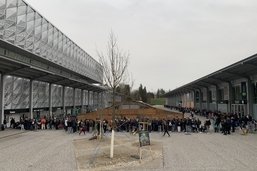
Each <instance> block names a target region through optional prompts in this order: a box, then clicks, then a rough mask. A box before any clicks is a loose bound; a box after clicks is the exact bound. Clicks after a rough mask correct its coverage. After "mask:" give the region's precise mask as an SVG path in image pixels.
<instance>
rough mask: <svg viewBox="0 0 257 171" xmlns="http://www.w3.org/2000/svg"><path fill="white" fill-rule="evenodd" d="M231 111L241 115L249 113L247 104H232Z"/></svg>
mask: <svg viewBox="0 0 257 171" xmlns="http://www.w3.org/2000/svg"><path fill="white" fill-rule="evenodd" d="M231 112H232V113H234V114H238V115H239V116H240V117H241V116H243V115H246V114H247V106H246V104H232V106H231Z"/></svg>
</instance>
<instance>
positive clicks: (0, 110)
mask: <svg viewBox="0 0 257 171" xmlns="http://www.w3.org/2000/svg"><path fill="white" fill-rule="evenodd" d="M4 80H5V75H1V83H0V96H1V98H0V122H1V123H0V125H2V124H3V121H4V89H5V84H4Z"/></svg>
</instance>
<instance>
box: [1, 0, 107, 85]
mask: <svg viewBox="0 0 257 171" xmlns="http://www.w3.org/2000/svg"><path fill="white" fill-rule="evenodd" d="M0 39H4V40H6V41H8V42H9V43H11V44H14V45H17V46H19V47H21V48H24V49H25V50H28V51H30V52H32V53H34V54H36V55H38V57H43V58H45V59H47V60H49V61H52V62H55V63H56V64H58V65H61V66H64V67H67V68H68V69H70V70H73V71H75V72H77V73H80V74H83V75H85V76H87V77H90V78H91V79H93V80H96V81H100V82H102V80H101V79H99V78H98V77H96V75H98V74H97V71H98V69H97V68H95V67H98V66H99V65H98V63H97V62H96V61H95V60H94V59H93V58H92V57H91V56H89V55H88V54H87V53H86V52H85V51H84V50H82V49H81V48H80V47H79V46H77V45H76V44H75V43H74V42H72V41H71V40H70V39H69V38H67V37H66V36H65V35H64V34H63V33H62V32H60V31H59V30H58V29H57V28H55V27H54V26H53V25H52V24H50V23H49V22H48V21H47V20H46V19H45V18H43V17H42V16H41V15H40V14H39V13H37V12H36V11H35V10H34V9H32V8H31V7H30V6H29V5H27V4H26V3H25V2H24V1H23V0H0ZM85 65H87V67H85ZM101 77H102V76H101Z"/></svg>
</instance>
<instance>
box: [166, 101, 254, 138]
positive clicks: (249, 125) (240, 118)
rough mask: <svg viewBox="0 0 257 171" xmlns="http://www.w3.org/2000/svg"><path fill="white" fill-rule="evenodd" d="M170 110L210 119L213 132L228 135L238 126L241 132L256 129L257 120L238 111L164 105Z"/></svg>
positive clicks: (244, 132)
mask: <svg viewBox="0 0 257 171" xmlns="http://www.w3.org/2000/svg"><path fill="white" fill-rule="evenodd" d="M165 107H167V108H170V109H172V110H177V111H180V112H183V113H190V114H191V117H194V115H199V116H204V117H206V118H207V120H211V123H212V126H213V130H214V132H221V133H223V134H224V135H228V134H230V133H231V132H235V130H236V129H237V128H238V129H239V130H241V131H242V133H243V134H247V133H254V132H256V131H257V121H256V120H255V119H253V118H252V116H251V115H241V114H240V113H222V112H219V111H216V112H212V111H206V110H203V111H202V112H200V110H197V109H194V108H183V107H173V106H165Z"/></svg>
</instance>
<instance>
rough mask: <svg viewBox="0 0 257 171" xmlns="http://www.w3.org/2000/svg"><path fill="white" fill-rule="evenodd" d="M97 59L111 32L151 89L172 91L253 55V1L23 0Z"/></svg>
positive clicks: (138, 76) (136, 73) (256, 13)
mask: <svg viewBox="0 0 257 171" xmlns="http://www.w3.org/2000/svg"><path fill="white" fill-rule="evenodd" d="M27 2H28V3H29V4H31V5H32V6H33V7H35V9H36V10H38V11H39V12H40V13H41V14H42V15H43V16H45V17H46V18H47V19H49V21H50V22H52V23H53V24H54V25H55V26H57V27H58V28H59V29H60V30H62V31H63V32H64V33H65V34H66V35H68V36H69V37H70V38H71V39H72V40H73V41H75V42H76V43H77V44H78V45H80V46H81V47H82V48H83V49H85V50H86V51H87V52H88V53H89V54H91V55H92V56H93V57H94V58H96V59H97V55H96V49H98V50H101V51H102V50H103V51H104V49H105V47H106V42H107V38H108V34H109V32H110V30H111V29H112V30H114V32H115V33H116V35H117V36H118V40H119V45H120V47H121V48H122V49H124V50H129V51H130V54H131V59H130V64H131V66H130V70H131V72H132V73H133V75H134V78H135V80H136V82H135V86H134V87H135V88H136V87H137V86H138V85H139V84H140V83H142V84H143V85H146V87H147V88H148V89H149V90H154V91H155V90H156V89H157V88H165V89H166V90H168V89H174V88H176V87H178V86H181V85H183V84H186V83H188V82H190V81H193V80H194V79H197V78H199V77H202V76H204V75H207V74H209V73H211V72H214V71H216V70H218V69H221V68H222V67H225V66H227V65H229V64H231V63H233V62H236V61H238V60H241V59H243V58H245V57H248V56H250V55H252V54H254V53H256V44H257V32H256V30H257V24H256V23H257V22H256V20H257V18H256V16H257V10H256V7H257V1H254V0H244V1H243V0H217V1H216V0H215V1H214V0H194V1H190V0H172V1H170V0H141V1H138V0H76V1H74V0H27Z"/></svg>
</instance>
